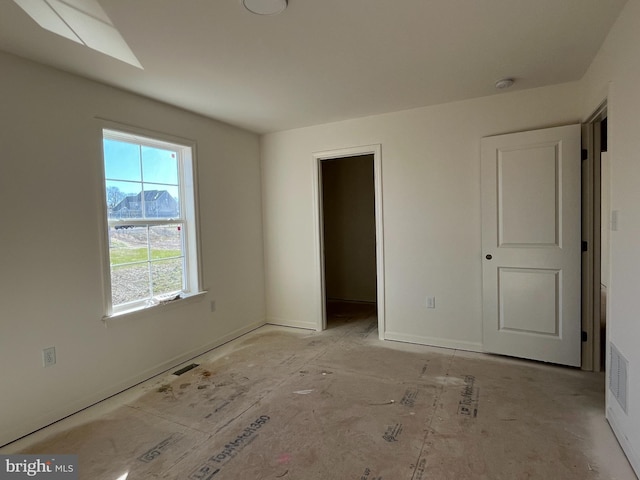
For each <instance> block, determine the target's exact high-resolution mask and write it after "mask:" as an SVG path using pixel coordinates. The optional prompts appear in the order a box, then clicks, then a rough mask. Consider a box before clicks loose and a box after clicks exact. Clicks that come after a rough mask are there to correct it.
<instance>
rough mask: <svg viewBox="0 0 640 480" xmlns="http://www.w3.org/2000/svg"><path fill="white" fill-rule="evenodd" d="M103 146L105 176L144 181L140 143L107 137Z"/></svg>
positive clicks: (114, 178) (115, 178)
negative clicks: (135, 143)
mask: <svg viewBox="0 0 640 480" xmlns="http://www.w3.org/2000/svg"><path fill="white" fill-rule="evenodd" d="M103 146H104V173H105V178H107V179H110V180H133V181H138V182H140V181H142V174H141V163H140V146H139V145H134V144H132V143H126V142H119V141H117V140H109V139H105V140H104V141H103Z"/></svg>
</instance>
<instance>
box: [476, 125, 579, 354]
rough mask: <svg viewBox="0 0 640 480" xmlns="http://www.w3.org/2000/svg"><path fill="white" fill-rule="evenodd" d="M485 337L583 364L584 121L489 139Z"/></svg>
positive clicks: (514, 350)
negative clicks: (582, 131)
mask: <svg viewBox="0 0 640 480" xmlns="http://www.w3.org/2000/svg"><path fill="white" fill-rule="evenodd" d="M481 145H482V255H483V258H482V262H483V268H482V276H483V278H482V280H483V283H482V289H483V291H482V295H483V312H482V313H483V343H484V349H485V351H487V352H491V353H498V354H503V355H510V356H515V357H521V358H529V359H533V360H541V361H545V362H551V363H558V364H563V365H573V366H579V365H580V348H581V338H580V330H581V318H580V292H581V283H580V282H581V280H580V262H581V237H580V211H581V206H580V201H581V193H580V192H581V190H580V188H581V184H580V171H581V170H580V168H581V166H580V162H581V160H580V125H569V126H565V127H557V128H549V129H544V130H535V131H529V132H522V133H515V134H508V135H499V136H495V137H486V138H483V139H482V142H481Z"/></svg>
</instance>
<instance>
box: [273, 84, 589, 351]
mask: <svg viewBox="0 0 640 480" xmlns="http://www.w3.org/2000/svg"><path fill="white" fill-rule="evenodd" d="M581 98H582V96H581V92H580V91H579V85H578V84H576V83H571V84H563V85H558V86H553V87H547V88H542V89H534V90H528V91H522V92H517V91H516V92H512V93H505V94H499V95H494V96H491V97H485V98H479V99H475V100H469V101H463V102H456V103H449V104H445V105H440V106H434V107H428V108H420V109H414V110H408V111H403V112H397V113H392V114H386V115H378V116H372V117H366V118H361V119H354V120H349V121H344V122H339V123H332V124H327V125H320V126H316V127H309V128H302V129H297V130H290V131H285V132H278V133H273V134H269V135H266V136H264V137H263V138H262V160H261V161H262V172H263V179H262V182H263V212H264V214H263V216H264V225H265V265H266V271H265V275H266V289H267V290H266V291H267V295H266V298H267V320H268V321H269V322H272V323H279V324H284V325H296V326H301V327H309V328H314V327H315V325H316V323H317V321H318V318H319V316H320V315H321V305H322V304H321V300H322V299H321V297H320V293H319V292H320V283H319V275H318V270H317V266H316V264H317V261H316V256H315V255H316V253H315V251H314V248H315V247H314V242H315V235H316V228H315V225H314V224H313V218H314V216H313V167H314V164H313V161H312V154H313V152H318V151H326V150H335V149H340V148H347V147H355V146H361V145H371V144H381V146H382V184H383V187H382V189H383V193H382V201H383V210H384V214H383V216H384V246H385V252H384V255H385V263H384V270H385V275H386V282H385V283H386V332H385V337H386V338H390V339H397V340H406V341H411V342H418V343H425V344H432V345H441V346H448V347H459V348H464V349H471V350H481V349H482V334H481V328H482V317H481V280H482V277H481V251H480V250H481V244H480V139H481V138H482V137H483V136H487V135H495V134H501V133H507V132H515V131H521V130H528V129H536V128H543V127H549V126H556V125H561V124H567V123H577V122H579V120H580V113H581V103H580V102H581ZM427 296H435V297H436V309H433V310H427V309H426V308H425V301H426V297H427Z"/></svg>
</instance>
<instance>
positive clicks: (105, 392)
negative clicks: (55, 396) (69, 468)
mask: <svg viewBox="0 0 640 480" xmlns="http://www.w3.org/2000/svg"><path fill="white" fill-rule="evenodd" d="M263 325H265V321H264V320H261V321H258V322H254V323H251V324H249V325H247V326H245V327H242V328H239V329H237V330H234V331H233V332H230V333H228V334H226V335H224V336H222V337H220V338H218V339H216V340H215V341H213V342H211V343H207V344H206V345H202V346H201V347H198V348H196V349H194V350H191V351H189V352H186V353H183V354H181V355H177V356H175V357H173V358H171V359H170V360H167V361H165V362H162V363H161V364H159V365H156V366H155V367H152V368H149V369H147V370H145V371H144V372H141V373H139V374H137V375H134V376H133V377H130V378H128V379H126V380H124V381H122V382H119V383H117V384H115V385H112V386H110V387H107V388H105V389H102V390H100V391H98V392H95V393H93V394H91V395H88V396H86V397H84V398H82V399H79V400H76V401H72V402H69V403H67V404H65V406H64V408H57V409H54V410H53V411H51V412H48V413H47V414H45V415H39V416H34V417H33V418H32V419H31V421H29V422H28V423H25V424H23V425H21V426H20V427H19V428H13V429H11V428H10V429H8V430H4V431H2V432H0V447H1V446H3V445H7V444H9V443H11V442H14V441H15V440H17V439H19V438H21V437H24V436H26V435H29V434H31V433H33V432H35V431H37V430H40V429H42V428H44V427H47V426H49V425H51V424H52V423H55V422H57V421H59V420H62V419H63V418H66V417H68V416H70V415H73V414H74V413H77V412H79V411H80V410H83V409H85V408H87V407H90V406H92V405H95V404H96V403H99V402H101V401H103V400H106V399H107V398H109V397H112V396H113V395H116V394H118V393H121V392H123V391H125V390H127V389H129V388H131V387H133V386H135V385H137V384H139V383H141V382H144V381H145V380H149V379H150V378H152V377H155V376H156V375H159V374H161V373H163V372H166V371H167V370H170V369H172V368H175V367H177V366H178V365H180V364H181V363H184V362H186V361H188V360H191V359H193V358H195V357H198V356H200V355H202V354H204V353H206V352H208V351H209V350H213V349H214V348H216V347H219V346H220V345H223V344H225V343H227V342H229V341H231V340H234V339H236V338H238V337H240V336H242V335H244V334H246V333H249V332H250V331H252V330H255V329H256V328H259V327H262V326H263Z"/></svg>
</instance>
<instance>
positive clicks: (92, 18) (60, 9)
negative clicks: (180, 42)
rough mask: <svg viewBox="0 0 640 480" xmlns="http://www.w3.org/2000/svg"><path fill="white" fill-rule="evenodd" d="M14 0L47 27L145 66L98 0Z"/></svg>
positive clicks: (54, 31)
mask: <svg viewBox="0 0 640 480" xmlns="http://www.w3.org/2000/svg"><path fill="white" fill-rule="evenodd" d="M13 1H14V2H15V3H16V4H18V6H20V8H22V9H23V10H24V11H25V12H27V14H28V15H29V16H30V17H31V18H33V19H34V20H35V21H36V23H38V25H40V26H41V27H42V28H44V29H45V30H49V31H50V32H53V33H55V34H57V35H60V36H62V37H65V38H67V39H69V40H73V41H74V42H77V43H80V44H82V45H85V46H87V47H89V48H91V49H93V50H97V51H98V52H100V53H104V54H105V55H109V56H110V57H113V58H116V59H118V60H121V61H123V62H126V63H128V64H130V65H133V66H134V67H138V68H143V67H142V65H141V64H140V62H139V61H138V59H137V58H136V56H135V55H134V54H133V52H132V51H131V49H130V48H129V46H128V45H127V43H126V42H125V41H124V39H123V38H122V35H120V32H118V30H116V28H115V27H114V26H113V23H111V19H110V18H109V16H108V15H107V14H106V13H105V11H104V10H103V9H102V7H101V6H100V4H99V3H98V2H97V0H13Z"/></svg>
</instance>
